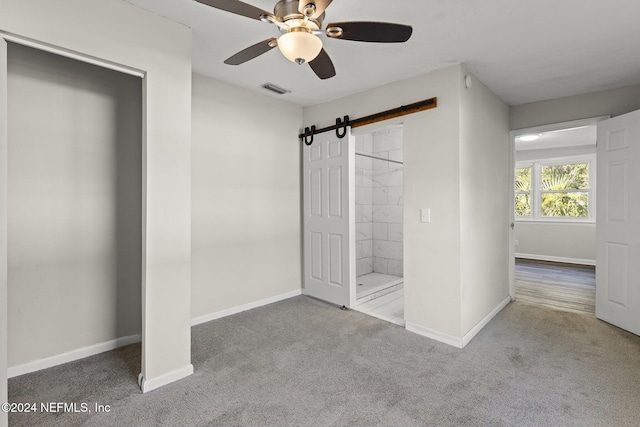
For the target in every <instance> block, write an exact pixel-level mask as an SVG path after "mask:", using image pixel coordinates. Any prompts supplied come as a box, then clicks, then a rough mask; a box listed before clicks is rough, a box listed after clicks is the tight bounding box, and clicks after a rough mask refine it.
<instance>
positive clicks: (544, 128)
mask: <svg viewBox="0 0 640 427" xmlns="http://www.w3.org/2000/svg"><path fill="white" fill-rule="evenodd" d="M610 118H611V115H605V116H596V117H588V118H586V119H579V120H570V121H568V122H559V123H551V124H548V125H541V126H532V127H528V128H521V129H513V130H512V131H510V132H509V134H510V135H511V139H512V140H514V141H515V139H516V137H517V136H521V135H527V134H530V133H544V132H550V131H554V130H560V129H569V128H577V127H581V126H590V125H594V124H596V123H598V122H600V121H602V120H606V119H610Z"/></svg>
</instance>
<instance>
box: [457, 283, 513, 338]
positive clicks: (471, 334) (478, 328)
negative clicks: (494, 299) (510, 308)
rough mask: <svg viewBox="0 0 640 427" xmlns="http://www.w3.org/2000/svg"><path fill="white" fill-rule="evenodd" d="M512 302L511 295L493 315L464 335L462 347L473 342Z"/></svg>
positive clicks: (495, 309)
mask: <svg viewBox="0 0 640 427" xmlns="http://www.w3.org/2000/svg"><path fill="white" fill-rule="evenodd" d="M510 302H511V295H509V296H507V297H506V298H505V299H504V300H503V301H502V302H501V303H500V304H498V306H497V307H496V308H494V309H493V310H491V313H489V314H487V315H486V316H485V317H484V319H482V320H481V321H479V322H478V324H477V325H476V326H474V327H473V328H471V330H470V331H469V332H467V333H466V334H465V335H464V337H462V347H464V346H466V345H467V344H469V342H471V340H472V339H473V337H475V336H476V335H477V334H478V332H480V331H481V330H482V328H484V327H485V326H487V324H488V323H489V322H490V321H491V319H493V318H494V317H496V314H498V313H500V312H501V311H502V309H503V308H505V307H506V306H507V305H508V304H509V303H510Z"/></svg>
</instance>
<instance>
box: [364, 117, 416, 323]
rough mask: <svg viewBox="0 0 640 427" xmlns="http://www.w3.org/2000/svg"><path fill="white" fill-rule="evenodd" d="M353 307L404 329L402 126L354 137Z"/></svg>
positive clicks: (397, 125) (380, 129)
mask: <svg viewBox="0 0 640 427" xmlns="http://www.w3.org/2000/svg"><path fill="white" fill-rule="evenodd" d="M355 145H356V149H355V167H354V170H355V227H356V233H355V236H356V237H355V238H356V242H355V247H356V280H355V283H354V284H353V285H352V286H354V287H355V289H354V291H355V295H356V297H355V303H354V305H353V306H352V308H353V309H355V310H357V311H361V312H363V313H366V314H369V315H372V316H375V317H378V318H380V319H383V320H386V321H389V322H392V323H396V324H399V325H403V326H404V279H403V276H404V265H403V259H404V257H403V252H404V251H403V241H404V227H403V203H404V170H403V158H404V156H403V127H402V125H401V124H396V125H390V126H386V127H383V128H379V129H377V130H374V131H372V132H370V133H366V134H359V135H356V138H355Z"/></svg>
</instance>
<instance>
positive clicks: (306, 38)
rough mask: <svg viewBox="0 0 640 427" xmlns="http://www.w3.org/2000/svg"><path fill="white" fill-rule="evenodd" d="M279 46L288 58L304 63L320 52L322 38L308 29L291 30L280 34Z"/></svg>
mask: <svg viewBox="0 0 640 427" xmlns="http://www.w3.org/2000/svg"><path fill="white" fill-rule="evenodd" d="M278 48H279V49H280V52H282V54H283V55H284V56H285V58H287V59H288V60H290V61H293V62H297V63H298V64H303V63H305V62H311V61H313V60H314V59H315V58H316V57H317V56H318V54H320V51H321V50H322V40H320V38H319V37H318V36H315V35H313V34H312V33H309V32H307V31H291V32H288V33H286V34H283V35H281V36H280V38H279V39H278Z"/></svg>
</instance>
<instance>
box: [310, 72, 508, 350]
mask: <svg viewBox="0 0 640 427" xmlns="http://www.w3.org/2000/svg"><path fill="white" fill-rule="evenodd" d="M462 80H463V69H462V67H460V66H453V67H449V68H446V69H442V70H437V71H434V72H431V73H429V74H425V75H422V76H419V77H416V78H413V79H409V80H405V81H401V82H396V83H392V84H389V85H386V86H383V87H379V88H376V89H372V90H369V91H367V92H364V93H360V94H356V95H353V96H349V97H345V98H342V99H339V100H335V101H331V102H327V103H323V104H319V105H315V106H311V107H306V108H305V110H304V121H305V126H309V125H312V124H316V125H318V126H320V127H322V126H326V125H330V124H332V123H335V118H336V117H342V116H343V115H345V114H349V115H350V116H351V117H353V118H358V117H362V116H365V115H368V114H372V113H376V112H378V111H384V110H388V109H390V108H393V107H398V106H400V105H407V104H410V103H412V102H416V101H419V100H422V99H427V98H431V97H434V96H436V97H438V107H437V108H436V109H432V110H427V111H423V112H421V113H416V114H411V115H407V116H404V117H401V118H399V119H395V120H392V121H389V124H391V123H400V122H402V123H404V179H405V182H404V184H405V192H404V196H405V199H404V230H405V235H404V239H405V240H404V259H405V265H404V268H405V270H404V273H405V274H404V278H405V295H406V297H405V319H406V321H407V327H408V328H409V329H411V330H414V331H416V332H418V333H422V334H424V335H428V336H431V337H434V338H437V339H440V340H442V341H445V342H449V343H451V344H455V345H461V344H462V338H463V336H464V334H465V332H466V331H465V330H463V324H462V322H463V316H462V310H463V309H464V310H466V311H468V312H469V314H465V316H464V319H465V328H464V329H466V328H467V327H468V326H467V324H469V323H473V321H475V318H476V317H478V315H477V314H476V313H480V312H484V313H483V316H486V315H487V314H489V312H490V311H491V310H486V308H488V306H489V305H490V301H491V302H494V301H495V300H496V299H497V297H496V295H502V296H503V297H506V296H507V294H508V284H507V255H506V252H505V255H504V259H500V257H501V253H502V252H503V251H506V249H504V247H506V245H507V242H506V239H504V240H505V241H504V242H503V241H502V240H503V239H502V235H501V233H500V232H499V234H498V237H496V238H493V237H492V238H491V240H490V241H491V242H492V243H495V242H498V244H499V247H498V248H496V249H495V252H493V251H492V252H491V256H487V258H485V259H488V260H489V261H490V262H491V265H489V266H485V267H483V268H481V269H480V268H479V267H478V266H476V265H472V266H465V269H464V271H462V270H461V268H462V264H461V255H462V245H473V247H472V248H470V249H465V251H464V253H465V255H466V256H476V255H477V254H476V252H478V251H482V252H484V251H486V250H487V249H486V246H485V245H481V248H477V247H476V246H475V244H474V242H472V241H471V240H468V239H462V236H461V231H462V221H463V218H462V217H461V205H462V201H461V197H462V193H461V190H462V188H461V187H462V186H465V185H466V183H464V182H461V180H462V178H463V175H462V172H461V167H463V166H464V167H466V165H467V164H466V163H465V162H463V161H462V160H463V159H462V158H461V150H471V148H470V147H467V145H469V142H468V141H464V140H463V141H461V132H462V131H461V128H464V127H466V126H468V128H469V129H478V130H479V131H487V132H488V135H490V136H488V137H487V140H489V139H491V138H492V137H493V138H495V139H494V140H492V141H490V142H489V149H490V150H491V153H495V152H498V151H499V147H501V146H504V150H505V151H504V153H501V154H500V155H498V158H497V159H493V158H491V159H487V157H486V156H482V157H480V159H482V162H480V163H475V164H474V169H473V170H474V171H475V170H477V169H480V170H482V169H483V168H484V167H485V165H484V163H483V162H485V161H487V162H488V163H489V164H488V165H487V166H488V167H487V170H486V171H484V172H483V173H482V174H481V178H483V179H487V180H489V178H491V176H493V175H495V177H493V178H492V179H491V182H489V181H487V186H488V185H490V184H491V185H497V184H496V183H500V182H501V180H502V179H503V176H504V177H506V176H508V168H509V165H508V161H507V160H506V159H507V156H508V148H507V147H508V145H505V144H507V142H506V141H505V140H504V139H502V138H503V137H504V135H506V132H507V131H508V129H507V125H506V124H507V110H506V107H505V106H504V104H501V103H500V101H499V100H498V99H497V98H495V97H493V96H491V95H490V94H488V93H486V92H485V91H484V90H481V89H477V90H478V91H479V92H478V94H475V93H476V92H475V91H474V92H473V93H474V95H470V96H472V98H471V100H461V93H460V92H461V91H462V90H463V89H462V88H463V86H462ZM461 102H465V103H467V102H470V103H472V105H473V106H474V108H479V109H480V110H482V109H484V108H488V112H487V113H482V112H480V113H479V114H481V115H480V116H479V118H478V119H477V121H473V122H472V123H470V124H469V125H465V124H463V123H461V111H460V108H461ZM485 104H486V105H485ZM496 114H497V115H499V116H500V117H494V115H496ZM385 124H386V123H385ZM381 125H382V124H380V123H379V124H377V125H375V127H380V126H381ZM483 141H484V139H483ZM466 152H469V153H472V151H465V153H466ZM464 155H465V156H466V155H467V154H464ZM500 159H505V161H504V162H503V163H501V162H502V160H500ZM493 167H497V168H498V169H497V170H493V169H491V168H493ZM465 173H466V172H465ZM487 177H489V178H487ZM501 185H503V184H501ZM507 194H508V193H507V190H506V188H505V190H504V191H503V192H502V193H500V192H496V191H493V189H492V191H490V192H487V193H483V197H484V199H485V201H484V202H483V203H486V204H489V205H492V206H502V207H504V209H503V212H505V213H506V212H508V211H507V208H506V200H507ZM421 208H431V219H432V221H431V223H422V222H420V209H421ZM503 216H504V214H502V213H499V214H498V215H497V216H495V217H494V216H490V215H488V214H487V215H486V216H483V218H485V217H486V221H487V223H485V224H484V226H485V227H488V229H489V230H498V229H501V228H502V227H503V226H505V225H506V224H505V222H504V221H503ZM464 220H465V221H468V219H466V218H464ZM501 269H503V270H504V271H503V272H502V273H501V272H500V271H498V270H501ZM475 273H478V274H489V277H490V278H501V277H500V276H501V274H502V276H503V278H501V280H498V281H497V282H492V283H489V282H488V281H486V282H484V279H483V284H482V285H481V286H480V287H479V292H485V291H488V292H489V296H488V297H487V300H484V299H483V300H482V301H481V302H480V303H479V305H478V306H475V305H469V304H467V303H466V301H465V305H464V306H463V304H462V295H461V283H462V278H463V277H464V278H465V280H466V279H467V278H468V277H471V276H473V275H474V274H475ZM465 298H468V297H467V296H465ZM496 304H497V303H496ZM491 308H492V309H493V308H495V306H494V307H491ZM485 311H486V312H485Z"/></svg>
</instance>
